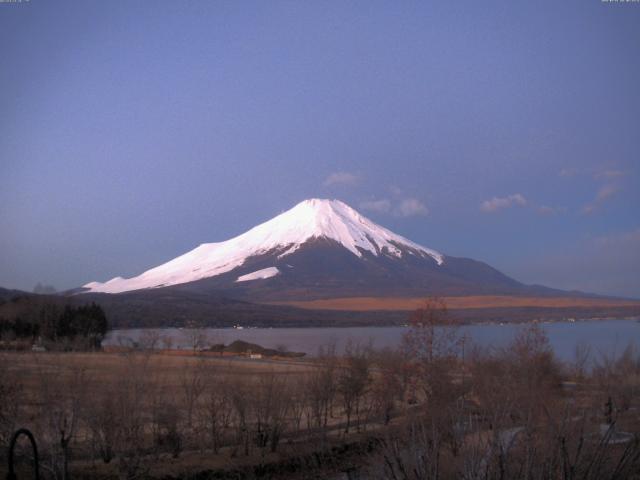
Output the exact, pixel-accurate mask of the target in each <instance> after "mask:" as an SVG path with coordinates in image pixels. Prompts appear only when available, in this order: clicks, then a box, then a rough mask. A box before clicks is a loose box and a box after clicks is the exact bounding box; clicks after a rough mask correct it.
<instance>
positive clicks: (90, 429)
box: [0, 301, 640, 480]
mask: <svg viewBox="0 0 640 480" xmlns="http://www.w3.org/2000/svg"><path fill="white" fill-rule="evenodd" d="M443 322H444V323H445V324H448V327H447V328H442V326H441V325H442V323H443ZM151 337H152V336H151V335H150V338H149V339H148V343H149V348H147V349H146V350H143V351H137V352H129V353H122V354H110V355H107V354H104V353H84V354H79V353H57V354H56V353H42V354H32V353H13V354H8V353H7V354H3V355H4V356H3V357H2V358H1V363H0V404H1V405H2V409H1V410H0V442H1V443H2V444H3V445H6V444H7V442H8V438H9V436H10V435H11V432H13V431H14V430H15V429H16V428H18V427H28V428H30V429H31V430H32V431H33V432H34V434H35V436H36V438H37V441H38V446H39V448H40V465H41V471H42V474H43V476H44V477H45V478H52V479H67V478H79V477H83V476H84V478H93V477H99V476H102V478H122V479H134V478H148V477H152V478H154V477H158V476H160V477H163V476H165V475H164V473H166V472H164V471H163V469H162V465H165V464H167V462H173V463H171V464H172V465H174V466H175V465H176V462H180V461H181V459H185V458H189V459H190V461H191V463H194V461H193V458H197V459H200V460H198V461H197V462H195V463H196V464H197V468H196V467H194V466H193V465H191V466H189V465H185V466H184V467H183V468H184V469H185V472H189V471H191V473H193V469H194V468H196V470H197V469H200V470H206V469H209V470H211V471H221V472H222V471H226V470H228V466H229V465H233V466H234V468H236V470H235V473H234V475H239V473H238V471H242V472H244V473H242V475H244V477H243V476H240V477H238V476H236V477H233V476H229V477H225V476H224V475H223V474H222V473H220V475H222V476H218V477H213V476H212V477H202V478H259V477H260V475H259V474H258V473H256V472H259V469H258V470H257V469H256V468H257V467H256V465H264V464H267V463H269V462H271V463H274V462H275V463H278V462H283V461H284V460H283V459H285V458H290V457H303V456H307V457H308V458H312V459H313V461H310V463H306V464H305V463H301V464H300V465H303V466H299V467H298V473H300V469H303V470H304V471H305V472H308V475H309V476H307V477H305V476H303V477H297V478H318V477H319V476H322V475H324V474H320V473H318V472H321V471H325V470H329V471H337V472H340V471H346V466H348V467H349V468H350V469H352V470H353V469H354V468H355V469H356V470H355V471H357V472H359V475H360V476H361V478H372V479H388V478H389V479H398V480H401V479H402V480H422V479H425V480H426V479H456V478H462V479H469V480H471V479H512V478H513V479H517V478H522V479H525V478H526V479H546V478H553V479H555V478H557V479H567V480H569V479H594V480H595V479H623V478H640V477H638V472H639V469H640V436H639V435H638V432H640V415H639V411H640V395H639V391H640V390H639V389H640V353H639V352H638V351H637V350H634V349H633V348H629V349H627V350H626V351H625V352H624V354H623V355H621V356H620V355H619V356H616V357H614V356H611V357H606V356H602V355H594V354H592V353H590V352H588V351H586V352H585V350H588V349H586V348H580V349H579V351H577V352H576V358H575V362H573V363H571V364H561V363H559V362H558V361H557V360H556V359H555V357H554V355H553V352H552V350H551V348H550V346H549V342H548V339H547V337H546V336H545V334H544V330H542V329H541V328H539V327H538V326H536V325H527V326H524V327H523V328H522V329H521V330H520V332H519V334H518V335H517V336H516V337H515V338H514V339H513V341H512V342H511V343H510V344H509V345H508V346H506V347H504V348H501V349H481V348H476V347H473V346H472V345H470V344H469V342H468V341H466V339H465V338H463V337H462V336H461V335H460V334H459V332H458V330H457V328H456V327H455V324H454V322H453V321H451V320H449V319H448V318H447V314H446V308H444V306H443V305H440V304H438V303H437V302H433V301H432V302H429V303H427V304H425V307H424V308H423V309H421V310H419V311H417V312H416V313H415V315H414V317H413V318H412V321H411V326H410V328H409V329H408V333H407V336H406V338H405V341H404V343H403V345H402V346H401V347H400V348H398V349H397V350H384V351H376V350H374V349H373V348H371V346H370V345H366V344H349V345H348V346H347V348H346V349H345V350H344V352H340V354H338V352H337V351H336V349H335V346H332V345H328V346H326V347H325V348H323V349H321V351H320V352H319V353H318V355H317V356H316V357H315V358H314V359H313V360H311V361H306V362H298V363H296V364H294V365H271V364H264V365H260V366H259V367H256V366H254V365H250V366H247V365H249V364H250V362H247V361H245V362H236V361H232V360H224V359H218V358H215V357H207V356H202V355H199V354H198V352H194V354H193V355H191V356H189V357H180V358H170V357H167V356H163V355H161V354H159V353H158V352H157V348H160V343H161V341H160V339H159V338H155V337H154V338H151ZM194 338H195V337H194ZM195 343H196V342H195V340H194V344H195ZM463 348H464V350H465V352H464V355H463V354H462V350H463ZM336 445H343V446H345V447H344V448H345V449H347V448H356V451H357V452H358V454H357V455H355V457H354V456H350V457H348V460H345V462H346V464H348V465H346V464H341V461H340V460H339V459H337V460H336V461H335V462H333V461H329V460H328V459H329V458H331V455H329V456H326V455H325V456H322V455H321V454H322V453H323V452H334V451H335V448H336ZM362 445H366V448H363V449H359V448H360V447H361V446H362ZM358 446H360V447H358ZM332 449H333V450H332ZM345 451H346V450H345ZM2 452H3V453H2V455H3V458H2V464H5V462H6V459H5V458H4V455H5V453H4V450H3V451H2ZM21 452H22V454H21V456H20V458H21V459H22V461H23V462H27V463H28V459H29V458H28V457H29V454H28V450H26V449H25V450H21ZM194 456H195V457H194ZM185 461H186V460H185ZM343 463H344V462H343ZM205 464H206V465H209V466H208V467H206V468H205V467H203V466H202V465H205ZM239 465H240V466H242V465H247V466H248V467H247V468H246V469H244V470H242V469H240V470H237V468H239V467H238V466H239ZM345 465H346V466H345ZM23 466H24V468H26V464H25V465H23ZM189 468H191V470H189ZM352 470H349V471H352ZM269 472H270V473H269V475H267V476H263V478H285V477H286V473H287V472H283V473H281V474H280V476H278V474H277V473H274V472H273V471H269ZM312 472H316V473H312ZM289 473H291V472H289ZM181 475H182V476H181ZM229 475H231V474H229ZM314 475H317V476H318V477H314ZM634 475H635V477H634ZM187 476H188V475H187V473H184V474H181V473H177V474H176V475H175V478H187ZM335 478H338V477H335Z"/></svg>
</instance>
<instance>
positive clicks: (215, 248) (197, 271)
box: [84, 199, 444, 293]
mask: <svg viewBox="0 0 640 480" xmlns="http://www.w3.org/2000/svg"><path fill="white" fill-rule="evenodd" d="M320 238H324V239H329V240H333V241H335V242H337V243H338V244H340V245H342V246H343V247H344V248H346V249H347V250H349V251H350V252H351V253H352V254H354V255H356V256H358V257H362V256H363V254H364V253H366V252H368V253H370V254H372V255H374V256H379V255H388V256H391V257H402V255H403V252H409V253H410V254H412V255H418V256H422V257H431V258H433V260H435V261H436V262H437V264H438V265H441V264H442V263H443V261H444V256H443V255H441V254H440V253H438V252H436V251H435V250H431V249H428V248H425V247H423V246H421V245H418V244H416V243H414V242H412V241H410V240H408V239H406V238H404V237H402V236H400V235H396V234H395V233H393V232H391V231H390V230H387V229H386V228H384V227H381V226H380V225H377V224H376V223H374V222H372V221H371V220H369V219H367V218H366V217H364V216H362V215H360V214H359V213H358V212H357V211H356V210H354V209H353V208H351V207H350V206H348V205H347V204H345V203H343V202H341V201H339V200H325V199H310V200H305V201H303V202H300V203H299V204H297V205H296V206H295V207H293V208H292V209H290V210H288V211H286V212H284V213H282V214H280V215H278V216H276V217H274V218H273V219H271V220H269V221H267V222H265V223H262V224H260V225H258V226H256V227H254V228H252V229H251V230H249V231H247V232H246V233H243V234H242V235H239V236H237V237H235V238H232V239H230V240H227V241H224V242H219V243H205V244H202V245H200V246H199V247H197V248H195V249H193V250H191V251H190V252H188V253H186V254H184V255H182V256H179V257H177V258H175V259H173V260H171V261H169V262H167V263H165V264H163V265H160V266H158V267H155V268H152V269H151V270H147V271H146V272H144V273H143V274H141V275H139V276H137V277H133V278H129V279H125V278H121V277H116V278H114V279H112V280H109V281H108V282H105V283H100V282H91V283H88V284H86V285H84V288H85V289H89V290H90V291H92V292H106V293H118V292H125V291H129V290H138V289H144V288H157V287H165V286H169V285H177V284H181V283H188V282H193V281H196V280H200V279H203V278H208V277H214V276H217V275H221V274H223V273H226V272H229V271H231V270H233V269H235V268H237V267H239V266H241V265H243V264H244V263H245V261H246V260H247V259H248V258H251V257H255V256H258V255H263V254H266V253H270V252H272V253H276V254H277V258H282V257H285V256H287V255H290V254H292V253H294V252H295V251H297V250H298V249H299V248H300V247H301V246H302V245H304V244H305V243H306V242H308V241H310V240H312V239H320ZM261 278H266V277H261Z"/></svg>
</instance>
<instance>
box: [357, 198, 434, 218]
mask: <svg viewBox="0 0 640 480" xmlns="http://www.w3.org/2000/svg"><path fill="white" fill-rule="evenodd" d="M360 208H362V209H363V210H368V211H370V212H376V213H390V214H392V215H394V216H396V217H413V216H417V215H422V216H425V215H429V209H428V208H427V206H426V205H425V204H424V203H423V202H421V201H420V200H418V199H417V198H404V199H402V200H401V201H399V203H396V202H395V201H393V202H392V201H391V200H389V199H388V198H382V199H379V200H366V201H364V202H360Z"/></svg>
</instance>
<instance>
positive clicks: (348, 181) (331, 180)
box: [322, 172, 360, 187]
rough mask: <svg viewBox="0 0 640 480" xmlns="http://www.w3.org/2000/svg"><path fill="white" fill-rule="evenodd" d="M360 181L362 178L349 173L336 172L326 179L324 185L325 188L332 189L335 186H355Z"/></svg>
mask: <svg viewBox="0 0 640 480" xmlns="http://www.w3.org/2000/svg"><path fill="white" fill-rule="evenodd" d="M359 180H360V177H358V176H357V175H355V174H353V173H349V172H334V173H332V174H331V175H329V176H328V177H327V178H325V180H324V182H322V184H323V185H324V186H325V187H331V186H333V185H355V184H356V183H358V181H359Z"/></svg>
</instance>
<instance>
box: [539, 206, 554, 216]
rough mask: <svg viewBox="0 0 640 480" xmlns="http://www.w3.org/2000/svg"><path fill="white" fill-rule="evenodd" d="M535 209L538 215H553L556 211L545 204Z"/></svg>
mask: <svg viewBox="0 0 640 480" xmlns="http://www.w3.org/2000/svg"><path fill="white" fill-rule="evenodd" d="M536 211H537V212H538V213H539V214H540V215H553V214H554V213H556V212H557V210H556V209H555V208H553V207H548V206H546V205H540V206H539V207H538V208H536Z"/></svg>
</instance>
